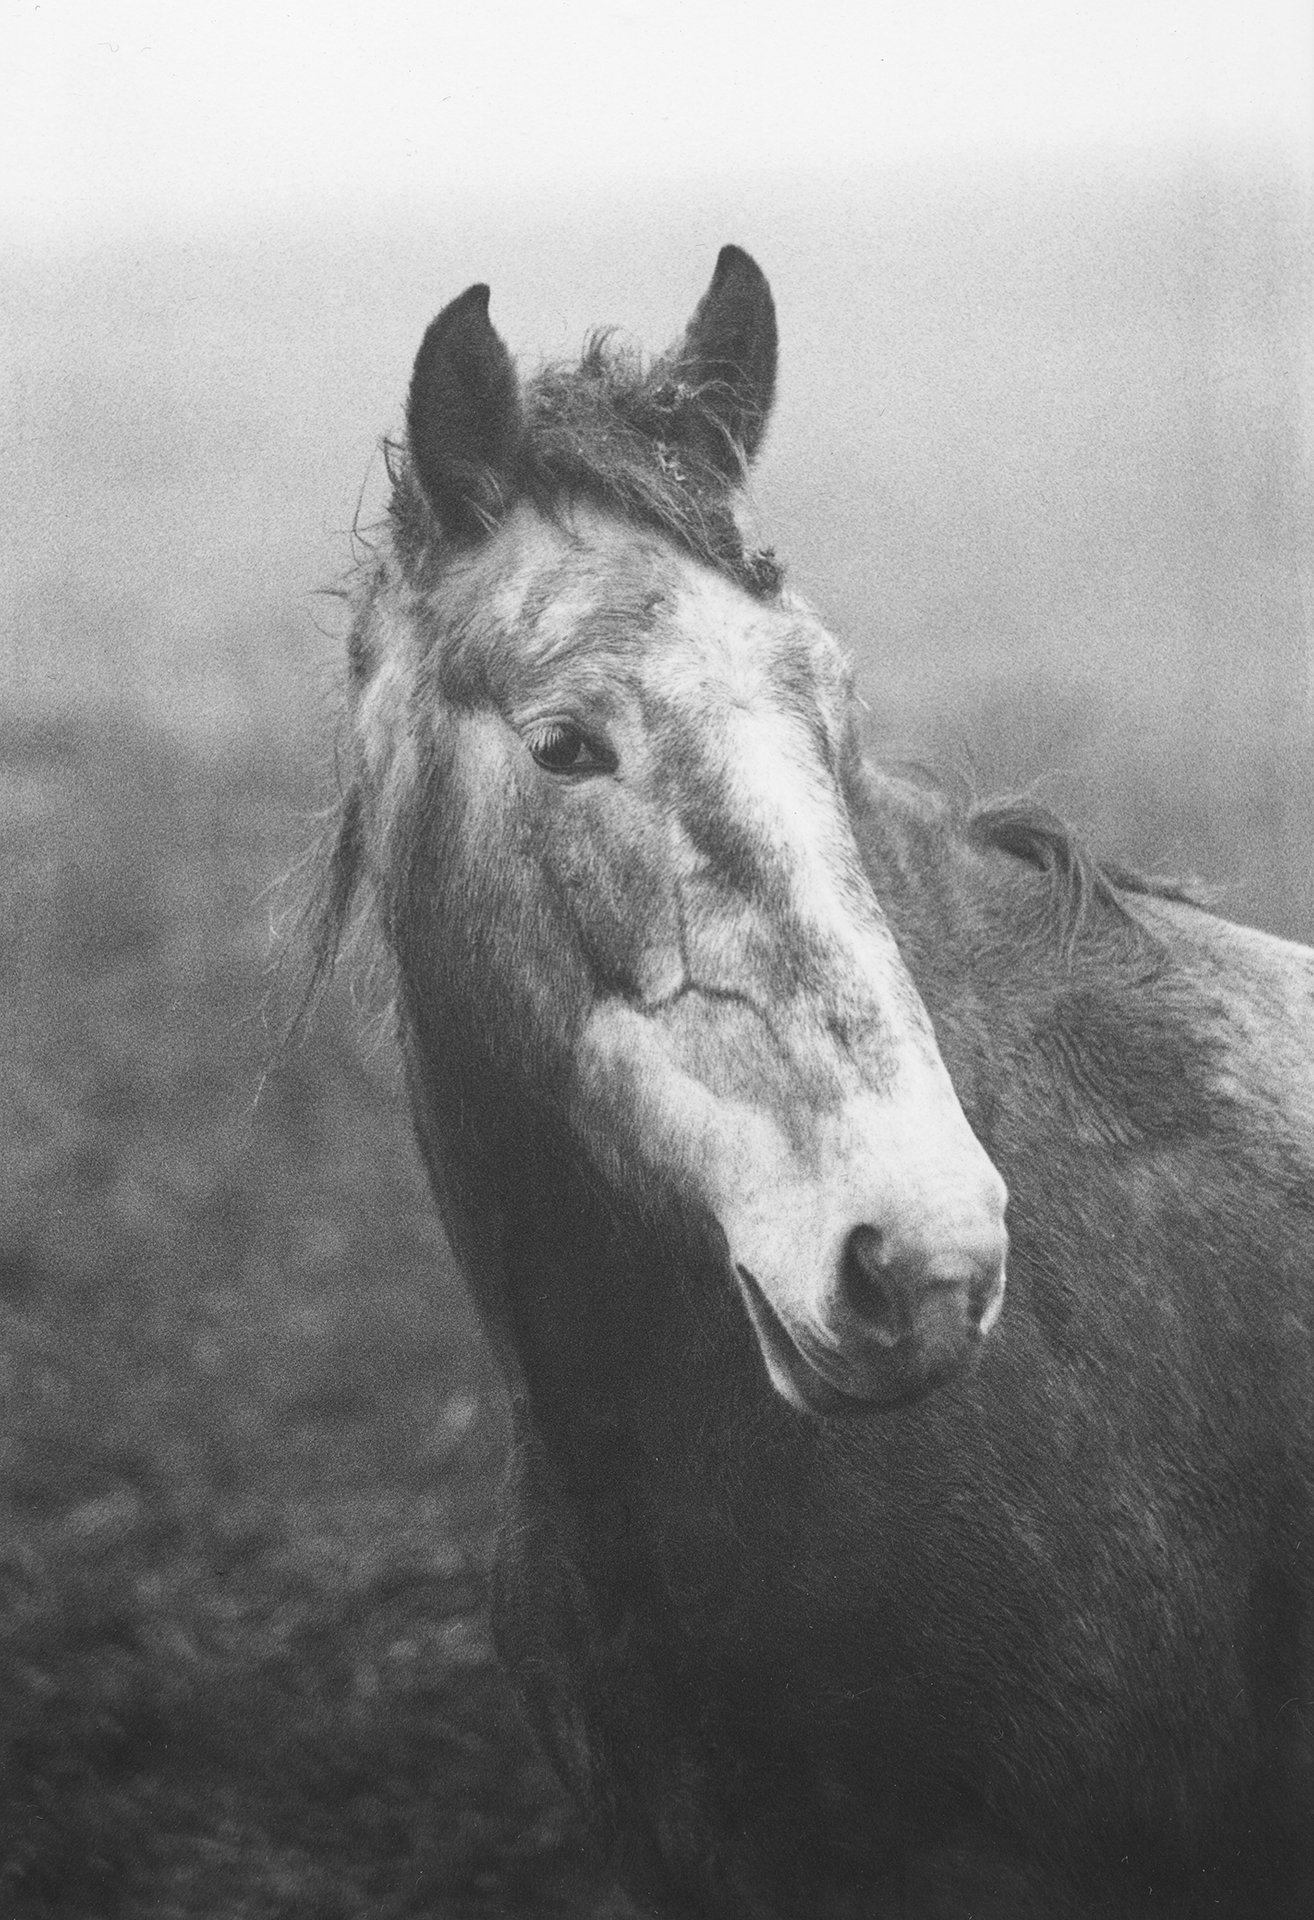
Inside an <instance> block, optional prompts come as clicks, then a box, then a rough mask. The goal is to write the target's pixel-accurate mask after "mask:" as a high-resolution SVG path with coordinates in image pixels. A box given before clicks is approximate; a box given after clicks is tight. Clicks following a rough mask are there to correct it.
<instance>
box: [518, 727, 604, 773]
mask: <svg viewBox="0 0 1314 1920" xmlns="http://www.w3.org/2000/svg"><path fill="white" fill-rule="evenodd" d="M529 751H530V753H531V754H532V755H533V756H534V759H535V761H536V762H537V763H538V765H539V766H540V767H542V768H544V770H545V771H546V772H548V773H610V772H611V771H612V770H613V769H614V767H615V765H616V761H615V758H614V756H613V755H611V754H609V753H608V752H607V751H606V750H605V749H604V748H600V747H597V746H595V745H594V744H593V742H592V741H591V740H590V739H589V738H588V736H587V735H586V734H584V733H581V732H580V729H579V728H578V727H575V726H572V725H571V724H570V722H569V721H568V720H553V721H550V722H549V723H548V724H547V725H545V726H541V727H535V729H534V731H533V732H532V733H531V734H530V736H529Z"/></svg>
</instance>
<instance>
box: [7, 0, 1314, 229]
mask: <svg viewBox="0 0 1314 1920" xmlns="http://www.w3.org/2000/svg"><path fill="white" fill-rule="evenodd" d="M4 39H5V41H6V42H7V43H8V46H7V53H6V57H5V58H4V59H3V61H0V74H2V75H3V76H4V77H3V78H0V183H3V184H0V222H2V223H3V227H4V229H5V230H6V231H7V232H8V233H9V234H10V235H11V236H14V237H26V238H55V239H65V238H67V239H72V240H87V239H93V238H97V237H102V238H103V237H113V236H114V235H116V234H123V233H125V232H134V231H135V232H142V231H149V230H153V229H154V230H159V229H165V230H168V229H171V228H174V229H176V228H178V227H180V226H183V225H185V224H190V223H193V222H195V221H196V220H197V218H198V217H200V218H202V219H209V220H218V221H220V222H228V221H238V222H240V221H242V220H244V219H245V218H247V217H248V216H250V215H252V214H266V213H270V212H282V211H287V210H299V209H304V210H311V209H313V210H315V211H328V210H329V209H331V208H333V207H337V208H339V209H341V210H342V212H343V213H344V214H348V215H350V214H355V213H359V212H363V211H367V210H369V209H370V208H371V207H374V206H377V205H380V204H386V203H395V202H397V201H408V200H409V201H414V202H415V203H417V204H422V205H423V206H424V207H425V208H426V209H427V210H428V211H430V212H438V213H441V212H442V211H444V210H445V209H449V208H451V209H455V208H456V207H458V206H467V207H468V205H469V202H470V201H471V200H472V199H480V200H488V199H493V200H499V201H505V200H507V199H513V198H515V197H516V196H523V195H526V194H536V193H539V192H544V193H548V194H551V195H553V196H556V197H559V196H560V195H561V194H563V193H570V192H573V193H576V194H577V195H578V196H579V197H580V198H581V200H585V199H590V198H596V196H597V195H598V193H599V192H603V193H616V192H618V191H623V190H624V188H625V187H626V185H627V184H630V185H634V186H646V185H653V184H658V183H670V184H673V183H675V182H677V181H679V180H680V179H682V178H698V177H706V176H708V175H709V174H711V173H717V174H724V173H726V172H730V173H735V172H739V171H748V170H751V171H753V172H755V173H760V172H762V171H764V170H765V171H768V172H770V171H772V170H780V171H782V172H785V171H788V172H794V173H797V172H798V171H800V170H806V171H811V172H816V173H820V174H823V175H824V174H827V173H836V174H841V175H842V174H844V173H846V172H848V171H849V170H852V169H855V168H861V167H865V166H869V165H870V164H872V163H873V162H877V163H879V162H881V161H883V160H890V159H894V160H900V159H920V158H925V157H928V156H934V155H941V154H943V155H946V156H954V155H962V154H963V153H964V152H970V151H972V150H974V149H978V150H982V151H991V152H996V153H998V152H1007V151H1008V150H1009V149H1011V148H1027V149H1031V150H1034V149H1036V148H1041V149H1043V148H1045V147H1047V146H1053V147H1055V148H1064V147H1071V146H1074V145H1090V144H1092V143H1107V144H1111V145H1114V146H1128V145H1132V146H1148V145H1156V144H1160V143H1165V142H1179V141H1181V140H1183V139H1187V140H1196V139H1198V140H1206V141H1208V140H1216V139H1224V140H1227V141H1235V140H1237V139H1242V140H1254V141H1260V142H1264V143H1278V144H1281V145H1284V146H1288V147H1291V148H1292V149H1293V150H1297V149H1299V150H1303V152H1304V154H1305V155H1306V157H1308V153H1309V147H1310V122H1311V101H1312V99H1314V81H1312V79H1311V73H1312V70H1314V6H1312V5H1311V4H1310V0H1102V3H1101V4H1099V5H1091V6H1082V5H1072V4H1065V3H1064V0H920V3H919V0H895V3H894V4H887V5H884V6H880V5H872V4H870V0H861V3H858V0H840V3H837V0H783V3H782V0H662V4H661V5H655V4H638V0H565V4H557V5H552V4H543V0H536V3H529V0H503V4H501V5H497V4H488V3H487V0H483V3H482V4H480V3H479V0H475V3H474V4H470V3H469V0H455V3H454V4H442V5H435V4H433V0H371V3H370V4H369V5H366V6H361V5H359V4H356V3H353V4H352V5H351V6H345V5H338V6H334V5H309V4H305V0H302V4H299V5H295V6H271V5H268V4H263V3H262V0H255V3H253V0H224V4H222V5H210V4H204V3H203V4H191V5H188V6H186V7H183V6H179V5H177V4H171V3H170V0H54V4H51V3H50V0H46V4H40V5H38V4H34V3H32V0H18V3H16V0H7V4H6V7H5V29H4Z"/></svg>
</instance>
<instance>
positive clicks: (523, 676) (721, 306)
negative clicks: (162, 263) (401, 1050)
mask: <svg viewBox="0 0 1314 1920" xmlns="http://www.w3.org/2000/svg"><path fill="white" fill-rule="evenodd" d="M775 370H776V326H775V314H774V308H773V304H772V299H771V294H770V291H769V289H768V287H767V284H766V281H765V280H764V278H763V276H762V274H761V272H760V271H759V269H758V268H757V267H756V265H755V264H754V263H753V262H752V261H751V260H750V259H749V257H748V256H747V255H746V254H744V253H742V252H741V251H739V250H738V249H737V248H733V247H727V248H725V249H724V250H723V252H722V254H721V256H720V258H719V260H718V262H717V267H716V273H715V277H714V278H713V280H712V283H711V286H710V288H709V289H708V291H707V293H706V295H705V296H704V298H703V300H702V302H701V304H700V305H699V307H698V308H697V310H696V312H695V314H694V317H693V319H692V321H691V323H690V325H689V328H688V330H687V332H686V334H685V335H684V337H683V339H682V340H681V341H680V342H679V343H678V344H677V345H676V347H675V348H674V349H672V351H671V352H669V353H668V354H667V355H666V356H665V357H664V358H662V359H661V360H659V361H657V362H656V363H655V364H654V365H652V366H650V367H645V366H643V365H642V364H641V363H640V362H638V361H637V360H635V359H632V358H630V357H628V356H627V355H626V354H625V353H623V352H620V351H618V350H616V349H615V348H614V347H612V346H610V345H609V344H607V343H605V342H601V343H599V342H595V343H594V345H593V346H592V347H591V348H590V350H589V351H588V353H587V354H586V356H585V359H584V362H583V364H582V366H580V367H579V368H573V369H570V370H569V371H564V370H562V369H558V368H548V369H546V370H544V371H543V372H542V373H540V374H539V375H537V376H536V377H535V378H534V379H533V380H531V381H529V382H527V383H525V384H524V385H522V383H521V382H520V380H519V378H518V376H517V374H516V370H515V368H514V366H513V364H512V361H511V359H510V356H509V355H508V353H507V350H506V348H505V346H504V345H503V344H502V342H501V340H500V339H499V338H498V336H497V334H496V333H495V332H494V330H493V328H492V326H491V325H490V322H489V318H488V289H487V288H486V287H482V286H477V287H471V288H470V289H469V290H468V291H467V292H466V293H464V294H462V295H461V296H460V298H459V299H457V300H455V301H453V302H452V304H451V305H450V306H448V307H447V308H446V309H445V310H444V311H443V312H442V313H441V314H440V315H439V316H438V318H437V319H436V320H435V321H434V322H433V324H432V326H431V327H430V328H429V330H428V332H427V334H426V335H425V338H424V342H423V344H422V346H421V348H420V352H419V356H418V358H417V360H416V363H415V371H414V376H413V380H412V384H411V389H410V396H409V404H408V413H407V442H408V452H407V454H406V456H405V458H404V459H403V460H401V461H400V462H399V463H398V464H397V471H396V473H395V475H394V478H395V480H396V495H395V499H394V506H393V532H392V539H391V541H390V543H389V544H388V546H387V547H386V548H385V549H384V550H383V552H382V554H381V557H380V559H379V562H378V564H377V566H376V568H375V569H374V571H373V574H372V576H371V578H370V581H369V584H368V591H367V593H366V595H365V597H364V600H363V604H362V608H361V611H360V615H359V618H358V621H357V626H356V631H355V633H354V636H353V646H352V658H353V696H352V698H353V728H352V731H353V738H354V742H355V752H356V760H357V772H356V791H357V793H358V796H359V799H358V803H357V809H356V812H355V814H354V816H353V818H354V820H355V826H354V828H353V832H354V833H355V834H356V835H357V837H358V838H359V839H360V840H361V842H362V844H363V846H364V848H365V854H364V858H365V861H366V864H367V866H368V867H369V869H370V870H371V872H372V873H373V876H374V881H375V885H376V888H377V889H378V891H379V892H380V894H381V896H382V905H383V920H384V924H385V928H386V930H387V934H388V937H389V939H390V941H391V944H392V947H393V949H394V952H395V954H396V958H397V961H398V966H399V973H400V978H401V989H402V991H401V998H402V1007H403V1019H405V1018H406V1009H407V1008H408V1007H410V1008H414V1007H415V1006H416V1005H417V1004H419V1003H420V1002H422V1001H423V1002H426V1003H427V1004H429V1005H431V1006H435V1007H438V1008H439V1009H440V1010H441V1018H440V1020H439V1021H437V1022H436V1023H435V1024H434V1026H433V1028H432V1030H433V1031H440V1032H441V1033H442V1034H443V1035H445V1036H446V1040H445V1042H444V1044H446V1045H448V1046H450V1048H451V1049H452V1050H453V1052H454V1054H456V1055H459V1056H460V1059H461V1061H462V1062H463V1064H462V1066H461V1069H460V1072H459V1074H458V1079H460V1080H461V1081H462V1083H463V1085H464V1086H465V1089H466V1093H467V1094H468V1096H469V1099H470V1101H471V1111H473V1110H474V1107H475V1106H476V1105H477V1104H478V1102H479V1101H481V1100H482V1101H488V1100H489V1099H492V1100H494V1101H495V1102H496V1103H498V1104H499V1105H500V1106H501V1107H502V1108H503V1109H506V1110H508V1111H509V1110H511V1109H513V1108H514V1109H515V1110H516V1111H517V1112H519V1113H521V1114H525V1115H529V1116H531V1117H536V1118H535V1119H534V1124H541V1125H542V1126H544V1127H547V1128H550V1129H551V1130H552V1131H553V1132H554V1133H555V1134H556V1135H558V1136H559V1137H560V1138H562V1139H564V1140H568V1141H569V1142H570V1143H571V1148H572V1151H573V1152H574V1153H576V1154H578V1155H580V1156H582V1158H583V1160H584V1161H585V1162H586V1163H587V1166H588V1167H589V1169H590V1170H591V1174H592V1176H593V1177H594V1178H595V1179H596V1181H598V1182H600V1183H601V1184H602V1186H603V1187H604V1188H605V1189H606V1190H608V1191H609V1192H611V1193H613V1194H616V1195H617V1196H619V1197H621V1198H624V1197H625V1196H626V1195H629V1194H633V1193H635V1192H639V1191H642V1193H643V1194H645V1195H647V1196H652V1195H653V1194H658V1195H660V1194H662V1193H668V1194H670V1195H672V1196H674V1197H676V1198H678V1201H679V1203H680V1205H681V1206H682V1207H683V1208H685V1209H689V1208H692V1209H693V1211H694V1213H695V1214H696V1216H697V1217H698V1218H699V1219H700V1220H702V1221H704V1222H705V1223H706V1227H707V1232H708V1234H709V1235H710V1236H711V1237H712V1240H713V1241H714V1243H715V1245H716V1247H717V1249H718V1253H719V1257H720V1258H722V1259H723V1260H724V1263H725V1271H726V1272H727V1275H728V1276H729V1275H732V1276H733V1284H734V1285H735V1286H737V1288H738V1290H739V1294H740V1296H741V1298H742V1302H743V1307H744V1309H745V1312H746V1315H747V1320H748V1323H749V1324H750V1325H751V1327H752V1330H753V1333H754V1334H755V1336H756V1340H757V1343H758V1346H759V1347H760V1350H761V1356H762V1360H763V1361H764V1362H765V1368H766V1372H767V1375H768V1376H769V1378H770V1380H771V1382H772V1383H773V1384H774V1386H775V1388H776V1389H777V1390H778V1391H779V1393H780V1394H782V1395H783V1396H784V1398H785V1399H786V1400H787V1401H789V1402H790V1403H791V1404H792V1405H794V1406H795V1407H796V1408H799V1409H803V1410H806V1411H809V1412H812V1413H815V1414H823V1415H833V1414H836V1413H839V1412H841V1411H846V1410H855V1409H859V1408H864V1407H883V1406H889V1405H893V1404H895V1403H897V1402H900V1401H903V1400H906V1399H909V1398H911V1397H913V1396H915V1395H916V1394H918V1393H920V1392H921V1391H923V1390H925V1389H926V1388H928V1387H930V1386H932V1385H934V1384H936V1383H937V1382H940V1381H942V1380H944V1379H946V1378H948V1377H949V1376H951V1375H952V1374H954V1373H955V1372H956V1371H958V1370H959V1369H960V1368H962V1367H963V1366H964V1364H965V1363H967V1362H968V1361H969V1360H970V1359H971V1357H972V1356H973V1354H974V1353H975V1351H976V1350H977V1348H978V1347H979V1344H980V1341H981V1339H982V1337H983V1336H984V1335H985V1334H987V1333H988V1332H989V1330H990V1328H991V1326H992V1325H993V1323H994V1321H995V1319H996V1317H997V1315H998V1313H999V1311H1000V1306H1001V1302H1002V1298H1003V1291H1004V1254H1005V1245H1006V1235H1005V1231H1004V1225H1003V1217H1004V1202H1005V1193H1004V1187H1003V1183H1002V1181H1001V1180H1000V1178H999V1175H998V1173H997V1172H996V1171H995V1169H994V1167H993V1166H992V1165H991V1162H990V1160H989V1159H988V1158H987V1155H986V1153H985V1151H984V1149H983V1148H982V1146H981V1145H980V1143H979V1142H978V1140H977V1139H976V1137H975V1135H974V1134H973V1132H972V1130H971V1127H970V1126H969V1124H968V1121H967V1119H966V1117H965V1115H964V1113H963V1110H962V1108H961V1106H960V1104H959V1101H958V1098H957V1096H956V1094H955V1091H954V1088H953V1086H952V1085H951V1083H950V1079H949V1075H948V1073H947V1071H946V1068H945V1066H944V1063H943V1061H942V1059H941V1056H940V1053H939V1050H938V1048H937V1044H936V1039H935V1035H934V1033H933V1031H932V1027H931V1022H930V1019H929V1016H928V1014H927V1012H926V1009H925V1007H924V1005H923V1003H922V1001H921V999H920V997H919V995H918V993H917V991H916V989H915V987H914V985H913V982H912V979H911V977H910V975H909V973H908V971H907V969H906V967H905V965H904V963H903V961H902V959H901V958H900V954H899V951H898V948H897V946H896V944H895V940H894V938H893V936H892V934H891V931H890V928H889V926H888V925H887V922H886V920H885V917H884V916H883V914H882V910H881V905H880V902H879V900H878V899H877V897H876V894H875V892H874V891H873V887H872V884H871V881H870V879H869V877H868V874H867V873H866V871H865V870H864V866H863V862H862V859H861V857H860V855H859V850H858V846H857V842H856V839H855V834H854V828H853V821H852V817H851V804H852V802H853V798H854V795H855V794H856V793H857V792H858V791H859V789H860V787H861V783H862V781H863V779H864V777H865V776H864V774H863V771H862V767H861V759H860V752H859V746H858V742H857V738H856V728H855V721H854V716H853V703H852V696H851V687H850V674H849V669H848V667H847V664H846V662H845V660H844V658H843V656H842V654H841V652H840V649H839V647H838V646H837V644H836V642H835V641H834V640H833V638H832V637H831V636H830V635H829V634H828V633H827V632H826V631H825V629H824V628H823V627H822V626H821V625H820V623H819V622H818V621H817V620H816V619H815V618H814V617H813V615H812V614H811V613H810V612H809V611H808V609H807V608H806V607H805V606H804V605H803V604H802V603H801V602H800V601H799V600H798V599H797V598H795V597H794V596H793V595H792V594H791V593H789V592H788V591H786V590H785V589H784V588H783V587H782V585H781V582H780V577H779V573H778V570H777V569H776V568H775V567H774V565H773V564H772V562H771V561H770V558H769V556H763V555H761V554H754V553H752V552H751V551H749V550H748V549H747V547H746V546H745V544H744V541H743V538H742V535H741V533H740V531H739V527H738V524H737V521H736V517H735V490H736V487H737V484H738V483H739V482H740V481H741V479H742V477H743V474H744V471H745V469H746V467H747V464H748V462H749V461H750V460H751V458H752V456H753V455H754V453H755V452H756V449H757V447H758V444H759V442H760V440H761V437H762V434H763V431H764V429H765V426H766V422H767V417H768V414H769V411H770V407H771V401H772V396H773V389H774V382H775ZM476 1083H477V1086H476ZM527 1124H528V1123H527Z"/></svg>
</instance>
